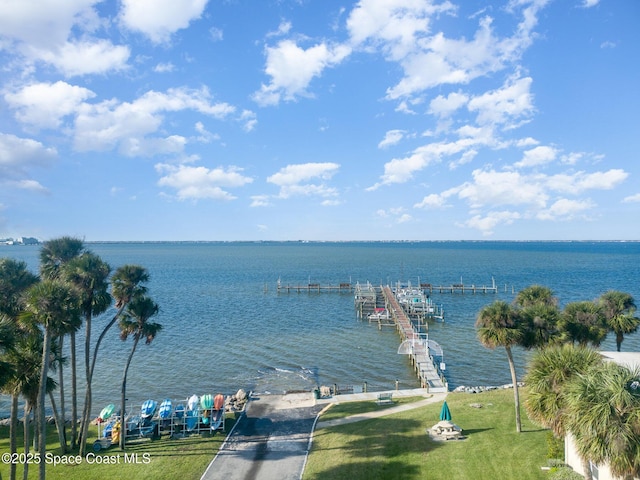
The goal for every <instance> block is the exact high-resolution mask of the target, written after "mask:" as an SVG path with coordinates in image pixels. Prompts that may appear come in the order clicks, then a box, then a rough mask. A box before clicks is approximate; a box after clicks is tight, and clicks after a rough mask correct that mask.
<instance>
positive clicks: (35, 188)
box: [9, 180, 50, 194]
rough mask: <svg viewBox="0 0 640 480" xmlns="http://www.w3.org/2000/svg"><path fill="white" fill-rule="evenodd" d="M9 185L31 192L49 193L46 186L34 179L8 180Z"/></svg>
mask: <svg viewBox="0 0 640 480" xmlns="http://www.w3.org/2000/svg"><path fill="white" fill-rule="evenodd" d="M9 186H13V187H14V188H18V189H20V190H27V191H29V192H33V193H43V194H49V193H50V191H49V189H48V188H45V187H43V186H42V185H41V184H40V182H38V181H36V180H18V181H16V182H9Z"/></svg>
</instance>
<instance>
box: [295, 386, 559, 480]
mask: <svg viewBox="0 0 640 480" xmlns="http://www.w3.org/2000/svg"><path fill="white" fill-rule="evenodd" d="M523 390H524V389H523ZM525 396H526V391H523V392H522V394H521V401H522V400H523V399H524V398H525ZM359 403H360V404H361V405H362V408H363V409H364V410H361V411H360V412H358V411H357V405H356V404H352V405H348V404H344V405H336V406H334V407H332V408H331V409H329V410H328V412H327V413H331V414H332V415H334V418H338V417H337V416H335V415H338V416H339V415H340V409H343V408H347V409H349V411H350V414H356V413H361V412H362V411H366V409H370V408H372V406H371V403H372V402H359ZM447 403H448V405H449V408H450V410H451V415H452V421H453V422H454V423H456V424H457V425H459V426H461V427H462V428H463V429H464V434H465V435H466V437H467V439H466V440H462V441H457V440H451V441H448V442H434V441H432V440H431V439H430V438H429V436H428V435H427V434H426V429H427V428H430V427H431V426H433V425H434V424H435V423H437V422H438V420H439V414H440V408H441V403H438V404H434V405H428V406H425V407H420V408H418V409H415V410H410V411H407V412H402V413H396V414H393V415H389V416H385V417H381V418H377V419H371V420H365V421H362V422H357V423H352V424H347V425H341V426H336V427H331V428H326V429H320V430H317V431H316V432H315V434H314V438H313V446H312V450H311V453H310V455H309V459H308V463H307V467H306V469H305V472H304V476H303V479H304V480H315V479H329V478H330V479H332V480H334V479H348V480H358V479H367V480H372V479H402V480H406V479H412V478H415V479H418V478H419V479H425V478H428V479H429V480H438V479H443V480H451V479H474V480H482V479H487V480H489V479H490V480H494V479H543V478H545V476H546V474H545V473H544V472H543V471H542V470H541V468H540V467H542V466H545V465H547V458H546V453H547V443H546V437H547V433H546V430H543V429H540V428H538V427H536V426H534V425H533V424H531V423H530V422H529V421H528V419H527V417H526V414H525V413H524V411H523V413H522V420H523V425H522V426H523V432H522V433H519V434H518V433H516V430H515V412H514V407H513V391H512V390H496V391H492V392H486V393H482V394H475V395H474V394H468V393H451V394H449V395H448V397H447ZM475 403H479V404H482V408H474V407H471V406H470V405H471V404H475ZM334 409H336V410H335V411H334V412H332V410H334ZM325 419H328V418H325V416H324V415H323V416H322V417H321V419H320V420H325Z"/></svg>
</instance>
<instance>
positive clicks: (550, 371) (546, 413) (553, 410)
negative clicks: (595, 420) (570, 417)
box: [524, 344, 603, 437]
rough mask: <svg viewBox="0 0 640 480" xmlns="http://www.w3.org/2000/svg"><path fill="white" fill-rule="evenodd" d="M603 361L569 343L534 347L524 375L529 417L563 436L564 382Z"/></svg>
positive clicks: (592, 352) (596, 354)
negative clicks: (536, 348)
mask: <svg viewBox="0 0 640 480" xmlns="http://www.w3.org/2000/svg"><path fill="white" fill-rule="evenodd" d="M602 362H603V360H602V356H601V355H600V354H599V353H598V352H597V351H596V350H594V349H592V348H587V347H581V346H574V345H572V344H562V345H550V346H547V347H545V348H542V349H539V350H536V351H535V352H534V354H533V355H532V357H531V359H530V360H529V364H528V366H527V373H526V375H525V377H524V381H525V384H526V385H527V388H528V392H529V394H528V395H527V400H526V401H525V404H524V406H525V409H526V410H527V413H528V415H529V418H530V419H531V420H533V421H534V422H536V423H537V424H539V425H541V426H543V427H545V428H549V429H551V431H552V432H553V434H554V435H555V436H557V437H563V436H564V435H565V433H566V427H565V424H566V415H567V407H566V401H565V397H564V394H563V393H564V390H565V388H566V386H567V384H568V383H569V382H570V381H571V380H572V379H574V378H575V377H576V376H578V375H582V374H584V373H586V372H587V371H588V370H589V369H591V368H592V367H596V366H599V365H601V364H602Z"/></svg>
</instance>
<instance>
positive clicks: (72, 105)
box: [4, 81, 95, 128]
mask: <svg viewBox="0 0 640 480" xmlns="http://www.w3.org/2000/svg"><path fill="white" fill-rule="evenodd" d="M93 97H95V93H94V92H92V91H91V90H89V89H87V88H83V87H79V86H76V85H70V84H68V83H66V82H62V81H57V82H55V83H32V84H30V85H26V86H23V87H21V88H19V89H18V90H16V91H15V92H11V93H6V94H5V96H4V99H5V101H6V102H7V104H8V105H9V106H10V107H11V108H13V109H15V110H16V119H17V120H18V121H20V122H22V123H26V124H28V125H32V126H35V127H38V128H57V127H59V126H60V124H61V123H62V119H63V118H64V117H65V116H67V115H72V114H75V113H76V111H77V110H78V108H79V106H80V105H81V104H82V103H83V102H84V101H86V100H88V99H90V98H93Z"/></svg>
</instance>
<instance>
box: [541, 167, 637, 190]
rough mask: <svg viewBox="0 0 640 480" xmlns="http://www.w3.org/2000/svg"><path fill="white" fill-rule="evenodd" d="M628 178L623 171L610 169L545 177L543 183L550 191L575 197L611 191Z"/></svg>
mask: <svg viewBox="0 0 640 480" xmlns="http://www.w3.org/2000/svg"><path fill="white" fill-rule="evenodd" d="M628 177H629V174H628V173H627V172H625V171H624V170H622V169H618V168H612V169H610V170H607V171H606V172H593V173H585V172H575V173H571V174H563V173H559V174H556V175H551V176H549V177H547V178H546V180H545V183H546V185H547V187H548V188H550V189H551V190H554V191H557V192H563V193H572V194H574V195H577V194H580V193H583V192H585V191H587V190H611V189H613V188H615V187H617V186H618V185H619V184H620V183H622V182H624V181H625V180H626V179H627V178H628Z"/></svg>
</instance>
